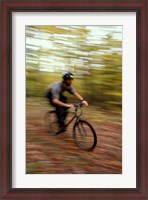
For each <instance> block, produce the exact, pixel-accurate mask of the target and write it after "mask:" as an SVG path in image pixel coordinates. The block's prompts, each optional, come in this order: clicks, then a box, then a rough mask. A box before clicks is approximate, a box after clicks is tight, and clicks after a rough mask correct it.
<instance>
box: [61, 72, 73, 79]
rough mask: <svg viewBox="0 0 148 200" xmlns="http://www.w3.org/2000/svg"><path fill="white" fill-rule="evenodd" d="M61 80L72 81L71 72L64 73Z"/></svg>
mask: <svg viewBox="0 0 148 200" xmlns="http://www.w3.org/2000/svg"><path fill="white" fill-rule="evenodd" d="M63 79H64V80H69V79H74V75H73V74H72V73H71V72H65V73H64V74H63Z"/></svg>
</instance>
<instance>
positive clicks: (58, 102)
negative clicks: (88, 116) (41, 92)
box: [52, 98, 73, 108]
mask: <svg viewBox="0 0 148 200" xmlns="http://www.w3.org/2000/svg"><path fill="white" fill-rule="evenodd" d="M52 103H54V104H56V105H57V106H62V107H65V108H71V107H73V105H71V104H66V103H63V102H62V101H60V100H59V99H56V98H54V99H52Z"/></svg>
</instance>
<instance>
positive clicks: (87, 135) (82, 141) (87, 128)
mask: <svg viewBox="0 0 148 200" xmlns="http://www.w3.org/2000/svg"><path fill="white" fill-rule="evenodd" d="M73 137H74V140H75V142H76V144H77V145H78V147H79V148H80V149H83V150H86V151H91V150H93V149H94V148H95V146H96V145H97V135H96V132H95V130H94V128H93V127H92V126H91V124H89V123H88V122H86V121H84V120H79V122H78V123H76V124H75V125H74V128H73Z"/></svg>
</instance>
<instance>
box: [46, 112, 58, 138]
mask: <svg viewBox="0 0 148 200" xmlns="http://www.w3.org/2000/svg"><path fill="white" fill-rule="evenodd" d="M44 124H45V126H46V128H47V130H48V132H49V133H51V134H53V135H56V134H57V133H58V132H59V131H60V130H61V129H60V127H59V123H58V120H57V117H56V111H55V110H51V111H48V112H47V113H46V114H45V116H44Z"/></svg>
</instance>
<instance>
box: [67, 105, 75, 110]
mask: <svg viewBox="0 0 148 200" xmlns="http://www.w3.org/2000/svg"><path fill="white" fill-rule="evenodd" d="M67 108H72V109H75V107H74V105H73V104H67Z"/></svg>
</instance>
